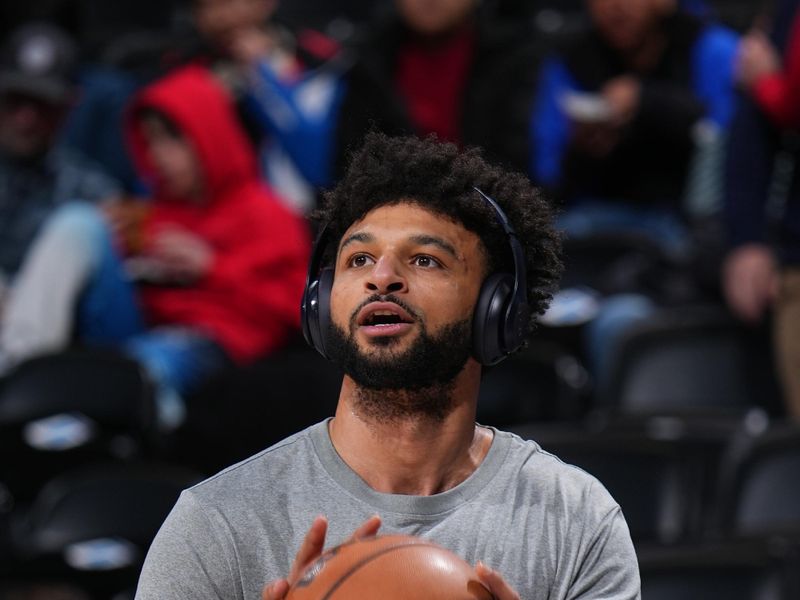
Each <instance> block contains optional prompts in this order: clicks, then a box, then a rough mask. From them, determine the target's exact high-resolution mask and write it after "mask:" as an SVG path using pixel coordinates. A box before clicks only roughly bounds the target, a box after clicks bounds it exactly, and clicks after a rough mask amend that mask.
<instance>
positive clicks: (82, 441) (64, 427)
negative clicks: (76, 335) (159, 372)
mask: <svg viewBox="0 0 800 600" xmlns="http://www.w3.org/2000/svg"><path fill="white" fill-rule="evenodd" d="M154 432H155V419H154V400H153V386H152V384H151V382H150V380H149V379H148V378H147V377H146V375H145V373H144V372H143V370H142V369H141V367H140V366H139V364H138V363H136V362H135V361H133V360H130V359H128V358H124V357H122V356H118V355H116V354H112V353H108V352H89V351H70V352H65V353H60V354H53V355H48V356H42V357H39V358H35V359H32V360H30V361H27V362H25V363H23V364H21V365H20V366H19V367H18V368H17V369H15V370H14V371H13V372H11V373H10V374H8V375H7V376H6V377H5V378H4V379H3V380H2V382H0V455H2V456H5V457H9V456H11V457H14V459H13V461H8V460H5V461H2V462H0V484H2V485H1V486H0V487H2V488H3V489H5V490H7V492H8V493H10V494H11V496H12V502H11V503H12V504H13V503H19V502H25V501H27V500H30V498H31V497H32V496H33V494H35V493H36V491H37V490H38V487H39V486H40V485H41V483H42V482H43V481H45V480H47V479H50V478H51V477H53V476H54V475H55V474H57V473H60V472H61V471H63V470H65V469H67V468H70V467H73V466H75V465H78V464H83V463H85V462H87V461H90V460H94V459H96V458H99V457H105V458H107V457H117V458H128V457H131V456H135V455H137V454H138V453H141V452H142V451H143V449H144V448H145V447H146V446H147V445H148V444H149V443H150V442H151V441H152V439H153V436H154Z"/></svg>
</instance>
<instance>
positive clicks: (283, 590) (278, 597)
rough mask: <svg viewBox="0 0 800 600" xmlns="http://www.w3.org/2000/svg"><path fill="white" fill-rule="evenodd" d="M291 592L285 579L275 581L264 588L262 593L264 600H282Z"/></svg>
mask: <svg viewBox="0 0 800 600" xmlns="http://www.w3.org/2000/svg"><path fill="white" fill-rule="evenodd" d="M288 591H289V582H288V581H286V580H285V579H278V580H277V581H273V582H272V583H270V584H269V585H267V586H266V587H265V588H264V591H263V592H262V593H261V599H262V600H282V599H283V597H284V596H286V594H287V592H288Z"/></svg>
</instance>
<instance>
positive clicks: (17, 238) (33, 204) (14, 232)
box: [0, 23, 120, 335]
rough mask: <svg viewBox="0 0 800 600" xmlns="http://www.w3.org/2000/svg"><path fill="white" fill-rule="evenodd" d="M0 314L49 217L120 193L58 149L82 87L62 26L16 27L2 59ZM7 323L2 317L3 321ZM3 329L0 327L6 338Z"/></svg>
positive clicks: (87, 166) (78, 159)
mask: <svg viewBox="0 0 800 600" xmlns="http://www.w3.org/2000/svg"><path fill="white" fill-rule="evenodd" d="M0 61H1V62H0V281H2V282H4V283H3V285H2V286H0V288H2V289H3V290H5V292H3V291H2V290H0V314H4V312H5V311H2V308H3V305H4V304H5V303H4V302H3V299H2V298H3V296H5V295H7V294H8V292H9V288H13V287H14V286H15V285H16V281H15V279H16V276H17V273H18V272H19V270H20V269H21V267H22V265H23V263H24V262H25V260H26V256H27V255H28V252H29V249H30V246H31V244H32V242H33V240H34V238H35V237H36V235H37V233H38V232H39V230H40V228H41V226H42V224H43V223H44V221H45V220H46V219H47V218H48V217H49V216H50V215H51V214H52V213H53V211H54V210H56V209H57V208H58V207H59V206H61V205H63V204H65V203H67V202H69V201H72V200H76V199H81V200H84V201H86V202H97V201H100V200H108V199H112V198H115V197H118V196H119V194H120V188H119V185H118V184H117V183H116V182H114V181H113V180H111V179H110V178H109V177H107V176H105V175H104V174H103V173H101V172H100V171H99V170H98V169H97V168H96V167H95V166H94V165H91V164H90V163H88V161H86V160H85V159H83V158H82V157H80V156H78V155H77V154H76V153H74V152H70V151H67V150H65V149H63V148H60V147H57V146H56V140H57V137H58V135H59V132H60V130H61V125H62V122H63V119H64V116H65V115H66V113H67V111H68V110H69V107H70V106H71V104H72V102H73V100H74V98H75V95H76V94H77V89H76V87H75V85H74V80H73V76H74V70H75V66H76V48H75V45H74V43H73V41H72V40H71V39H70V38H69V37H68V36H67V35H66V33H64V32H63V31H61V30H60V29H58V28H56V27H54V26H52V25H49V24H45V23H32V24H28V25H25V26H23V27H21V28H19V29H18V30H16V31H15V32H14V33H13V34H12V35H11V36H10V38H9V39H8V41H7V43H6V44H5V46H4V48H3V49H2V57H0ZM2 320H3V321H4V320H5V319H4V318H3V319H2ZM5 329H6V327H5V326H0V331H2V332H3V333H2V335H4V334H5Z"/></svg>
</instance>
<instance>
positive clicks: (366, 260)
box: [347, 254, 374, 268]
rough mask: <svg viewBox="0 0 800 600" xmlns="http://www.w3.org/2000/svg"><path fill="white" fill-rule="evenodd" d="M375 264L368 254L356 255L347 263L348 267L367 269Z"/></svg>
mask: <svg viewBox="0 0 800 600" xmlns="http://www.w3.org/2000/svg"><path fill="white" fill-rule="evenodd" d="M372 262H374V261H373V260H372V259H371V258H370V257H369V256H367V255H366V254H356V255H354V256H351V257H350V258H349V259H348V261H347V266H348V267H356V268H357V267H365V266H367V265H369V264H371V263H372Z"/></svg>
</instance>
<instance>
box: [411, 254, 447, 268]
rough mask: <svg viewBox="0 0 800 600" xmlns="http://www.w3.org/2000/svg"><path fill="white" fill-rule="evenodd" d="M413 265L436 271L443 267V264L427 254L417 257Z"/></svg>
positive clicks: (413, 260)
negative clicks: (435, 269)
mask: <svg viewBox="0 0 800 600" xmlns="http://www.w3.org/2000/svg"><path fill="white" fill-rule="evenodd" d="M412 263H413V264H414V265H416V266H418V267H423V268H425V269H434V268H439V267H441V266H442V263H440V262H439V261H438V260H436V259H435V258H433V257H432V256H428V255H427V254H420V255H419V256H415V257H414V258H413V259H412Z"/></svg>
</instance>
